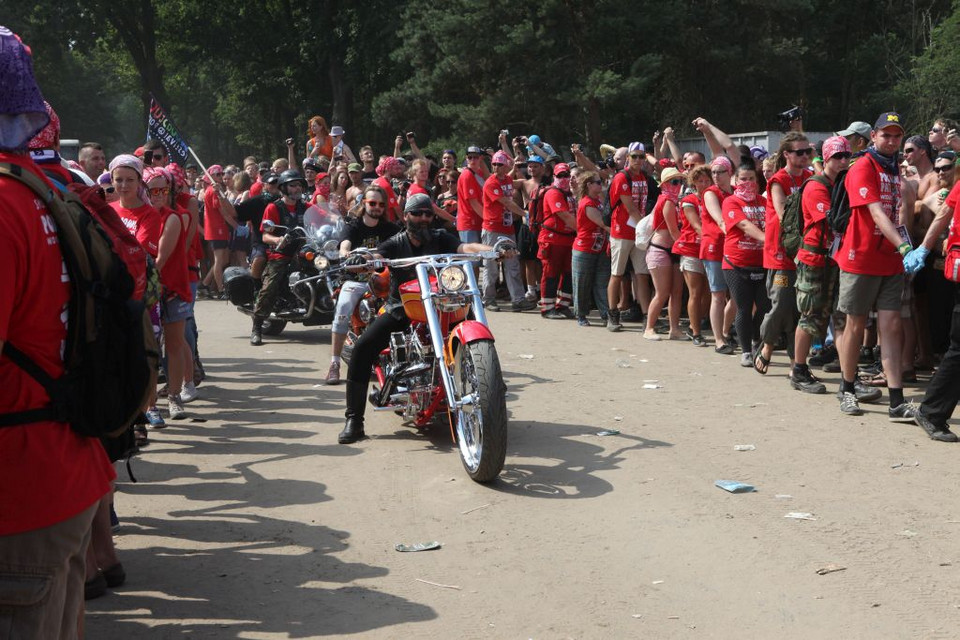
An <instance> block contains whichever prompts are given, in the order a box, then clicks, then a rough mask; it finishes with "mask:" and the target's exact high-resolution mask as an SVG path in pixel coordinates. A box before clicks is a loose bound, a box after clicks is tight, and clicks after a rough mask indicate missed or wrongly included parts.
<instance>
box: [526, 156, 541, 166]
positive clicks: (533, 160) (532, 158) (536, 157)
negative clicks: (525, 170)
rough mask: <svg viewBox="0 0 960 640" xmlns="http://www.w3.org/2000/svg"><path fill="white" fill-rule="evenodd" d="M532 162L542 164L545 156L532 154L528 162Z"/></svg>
mask: <svg viewBox="0 0 960 640" xmlns="http://www.w3.org/2000/svg"><path fill="white" fill-rule="evenodd" d="M531 162H538V163H540V164H543V158H541V157H540V156H536V155H534V156H530V157H529V158H527V164H530V163H531Z"/></svg>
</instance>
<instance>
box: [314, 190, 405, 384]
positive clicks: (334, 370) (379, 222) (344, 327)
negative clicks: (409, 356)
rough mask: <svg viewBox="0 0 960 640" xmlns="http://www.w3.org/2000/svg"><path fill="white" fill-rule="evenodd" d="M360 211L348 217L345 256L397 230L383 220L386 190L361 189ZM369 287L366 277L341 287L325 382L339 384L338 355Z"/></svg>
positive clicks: (342, 251) (343, 245)
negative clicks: (356, 214) (352, 319)
mask: <svg viewBox="0 0 960 640" xmlns="http://www.w3.org/2000/svg"><path fill="white" fill-rule="evenodd" d="M362 202H363V214H362V215H361V216H360V217H358V218H351V219H350V222H348V223H347V228H346V229H345V230H344V233H343V236H342V238H341V242H340V255H341V256H343V257H347V255H348V254H349V253H350V251H352V250H353V249H359V248H361V247H362V248H366V249H371V250H372V249H376V248H377V247H378V246H380V243H382V242H383V241H384V240H386V239H387V238H390V237H392V236H395V235H396V234H397V233H399V232H400V227H399V226H398V225H396V224H394V223H393V222H390V221H389V220H387V219H386V215H387V193H386V192H385V191H384V190H383V189H381V188H380V187H379V186H377V185H375V184H371V185H369V186H368V187H367V188H366V189H364V191H363V199H362ZM369 290H370V287H369V285H368V284H367V282H366V279H363V280H356V279H353V280H348V281H346V282H344V283H343V286H341V287H340V294H339V295H338V296H337V310H336V311H335V312H334V314H333V323H332V325H331V327H330V370H329V371H327V378H326V383H327V384H339V383H340V354H342V353H343V345H344V342H346V339H347V331H348V330H349V329H350V316H352V315H353V310H354V309H355V308H356V306H357V304H358V303H359V302H360V301H361V300H362V299H363V296H364V295H365V294H366V293H367V291H369Z"/></svg>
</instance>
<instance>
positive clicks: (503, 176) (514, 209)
mask: <svg viewBox="0 0 960 640" xmlns="http://www.w3.org/2000/svg"><path fill="white" fill-rule="evenodd" d="M491 164H492V165H493V171H494V174H493V175H492V176H490V177H489V178H487V180H486V182H484V184H483V224H482V228H481V234H480V242H481V243H483V244H486V245H489V246H491V247H492V246H493V245H495V244H496V243H497V240H500V239H501V238H507V239H508V240H511V241H513V242H516V240H517V239H516V235H515V233H514V226H513V219H514V218H513V217H514V216H520V217H523V209H521V208H520V207H519V206H518V205H517V203H516V202H514V201H513V178H512V177H511V176H510V171H511V168H512V166H513V159H512V158H510V156H508V155H507V154H506V153H504V152H503V151H497V152H496V153H495V154H494V155H493V161H492V162H491ZM462 179H463V177H462V176H461V180H462ZM501 262H502V264H503V274H504V277H505V278H506V281H507V289H509V290H510V299H511V301H512V309H513V310H514V311H528V310H530V309H534V308H536V306H537V303H536V302H533V301H531V300H527V299H526V298H524V296H523V281H522V280H521V279H520V261H519V260H518V259H517V257H516V256H514V257H512V258H505V259H503V260H502V261H501ZM499 272H500V265H499V263H498V261H497V260H484V261H483V270H482V271H481V272H480V275H481V280H480V289H481V291H482V292H483V306H484V307H485V308H487V309H492V310H493V311H499V310H500V307H499V306H497V275H498V274H499Z"/></svg>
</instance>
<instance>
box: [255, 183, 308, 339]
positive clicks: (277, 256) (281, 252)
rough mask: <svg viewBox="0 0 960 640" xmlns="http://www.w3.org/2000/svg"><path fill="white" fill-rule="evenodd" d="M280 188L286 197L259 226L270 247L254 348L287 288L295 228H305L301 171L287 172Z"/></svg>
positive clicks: (269, 210)
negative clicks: (284, 230)
mask: <svg viewBox="0 0 960 640" xmlns="http://www.w3.org/2000/svg"><path fill="white" fill-rule="evenodd" d="M278 186H279V188H280V193H282V194H283V197H282V198H281V199H280V200H278V201H276V202H273V203H271V204H268V205H267V207H266V208H265V209H264V210H263V222H261V223H260V231H261V233H262V234H263V243H264V244H265V245H266V246H267V265H266V267H264V269H263V286H261V287H260V292H259V293H258V294H257V303H256V306H254V309H253V331H252V332H251V333H250V344H252V345H254V346H260V345H261V344H263V336H262V330H263V321H264V320H266V319H267V317H269V315H270V312H271V311H273V305H274V304H275V303H276V301H277V296H278V295H280V291H281V288H282V287H283V286H284V278H285V277H286V273H287V267H288V266H289V265H290V260H291V258H293V255H294V252H295V251H296V248H297V247H296V244H295V242H294V241H293V236H292V232H293V228H294V227H302V226H303V214H304V213H305V212H306V210H307V207H308V205H307V203H306V202H305V201H304V200H303V192H304V189H306V188H307V181H306V180H304V179H303V176H302V175H300V172H299V171H297V170H296V169H287V170H286V171H284V172H283V173H281V174H280V180H279V184H278ZM281 204H282V206H281ZM268 222H272V223H273V224H274V225H282V226H284V227H287V229H288V231H287V233H286V235H282V236H281V235H278V233H275V232H271V231H269V230H267V226H265V225H267V223H268ZM270 228H272V226H271V227H270Z"/></svg>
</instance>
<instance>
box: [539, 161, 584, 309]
mask: <svg viewBox="0 0 960 640" xmlns="http://www.w3.org/2000/svg"><path fill="white" fill-rule="evenodd" d="M542 225H543V226H542V227H541V229H540V236H539V243H540V249H539V251H538V254H537V255H538V257H539V258H540V262H541V263H542V265H543V269H542V273H543V275H542V276H541V278H540V313H541V315H542V316H543V317H544V318H549V319H563V318H571V319H572V318H573V317H574V315H573V311H571V310H570V305H571V303H572V302H573V274H572V273H571V270H572V264H571V260H572V257H573V240H574V238H576V237H577V203H576V201H575V200H574V199H573V194H571V193H570V167H569V165H567V164H566V163H565V162H561V163H559V164H557V166H555V167H554V168H553V184H552V185H550V188H549V189H547V190H546V192H544V194H543V222H542Z"/></svg>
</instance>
